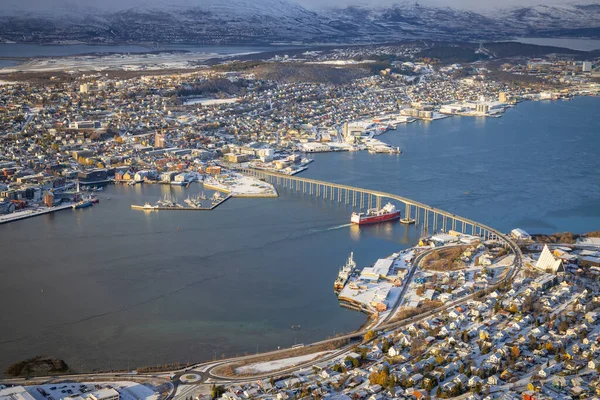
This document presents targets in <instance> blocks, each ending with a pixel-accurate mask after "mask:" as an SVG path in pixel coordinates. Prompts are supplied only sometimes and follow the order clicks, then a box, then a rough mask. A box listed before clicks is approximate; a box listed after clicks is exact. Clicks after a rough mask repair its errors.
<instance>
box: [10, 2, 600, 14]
mask: <svg viewBox="0 0 600 400" xmlns="http://www.w3.org/2000/svg"><path fill="white" fill-rule="evenodd" d="M248 1H249V2H252V3H260V2H261V0H248ZM262 1H265V0H262ZM266 1H267V2H271V1H273V0H266ZM287 1H296V2H298V3H300V4H301V5H303V6H306V7H307V8H323V7H338V6H347V5H367V6H368V5H370V6H373V5H392V4H406V3H409V4H414V3H415V0H371V1H369V0H287ZM227 2H228V0H0V6H2V7H6V8H7V9H10V8H12V9H27V10H35V9H36V8H38V9H49V8H52V7H56V6H57V5H58V6H61V8H62V7H64V6H65V4H70V5H69V6H67V7H66V8H68V9H70V10H71V11H74V10H76V9H77V8H80V7H86V8H88V7H91V8H97V9H110V10H119V9H124V8H131V7H133V6H139V5H149V4H153V5H156V4H172V3H175V4H178V5H195V4H198V5H202V4H206V3H208V4H226V3H227ZM418 2H419V4H422V5H435V6H449V7H454V8H462V9H474V10H477V11H482V10H490V9H497V8H509V7H511V8H512V7H517V6H518V7H523V6H532V5H538V4H550V5H560V4H565V3H567V2H569V3H587V4H589V3H598V4H600V0H580V1H578V0H567V1H565V0H563V1H560V0H500V1H489V0H418Z"/></svg>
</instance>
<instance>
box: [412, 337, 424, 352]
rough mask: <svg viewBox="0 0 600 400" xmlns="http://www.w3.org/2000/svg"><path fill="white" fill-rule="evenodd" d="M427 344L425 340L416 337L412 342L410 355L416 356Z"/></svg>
mask: <svg viewBox="0 0 600 400" xmlns="http://www.w3.org/2000/svg"><path fill="white" fill-rule="evenodd" d="M424 346H425V341H424V340H423V339H421V338H419V337H417V338H414V339H413V341H412V342H411V344H410V355H411V356H412V357H416V356H418V355H419V354H420V353H421V350H422V349H423V347H424Z"/></svg>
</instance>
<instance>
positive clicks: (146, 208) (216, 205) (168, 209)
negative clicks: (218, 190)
mask: <svg viewBox="0 0 600 400" xmlns="http://www.w3.org/2000/svg"><path fill="white" fill-rule="evenodd" d="M231 197H232V196H231V195H229V196H226V197H224V198H223V199H221V200H219V202H217V203H213V204H212V205H211V206H210V207H185V206H179V207H178V206H175V207H164V206H151V207H147V206H138V205H135V204H132V205H131V208H132V209H133V210H143V211H210V210H214V209H215V208H217V207H219V206H220V205H221V204H223V203H224V202H226V201H227V200H229V199H230V198H231Z"/></svg>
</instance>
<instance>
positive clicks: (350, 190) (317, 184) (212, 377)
mask: <svg viewBox="0 0 600 400" xmlns="http://www.w3.org/2000/svg"><path fill="white" fill-rule="evenodd" d="M239 171H240V172H242V173H245V174H248V175H251V176H255V177H257V178H260V179H264V180H265V181H268V182H271V183H273V184H274V185H275V186H278V185H283V186H285V187H289V188H292V189H293V190H297V191H300V190H302V191H303V193H308V194H311V195H313V194H314V195H316V196H320V195H323V197H324V198H328V197H327V196H328V195H329V198H330V199H331V200H333V199H334V198H335V197H336V196H335V195H337V196H338V202H340V203H341V202H342V201H344V202H345V203H346V204H351V203H352V204H353V207H360V208H359V209H363V208H365V207H366V206H367V205H368V207H369V208H370V207H371V206H372V199H373V197H375V199H376V205H377V206H378V207H380V206H381V200H382V199H384V198H389V199H392V200H396V201H399V202H402V203H404V204H405V206H406V207H407V210H409V213H407V214H405V218H406V217H407V216H408V217H409V218H408V220H405V221H406V222H410V218H411V217H412V216H414V217H415V221H414V222H415V223H420V220H421V219H423V223H424V225H425V226H426V228H429V226H430V225H431V224H430V223H429V222H430V221H429V219H428V217H429V214H433V217H434V218H433V225H432V227H433V228H434V230H435V229H437V228H438V227H440V224H438V222H439V221H438V220H439V218H438V217H440V216H441V217H442V224H441V227H442V228H443V229H444V230H445V228H447V227H448V226H447V225H446V222H449V220H450V221H451V222H452V227H453V229H454V228H455V227H456V223H457V222H460V223H461V225H462V226H461V228H462V231H463V232H464V231H465V227H466V226H468V225H470V226H471V229H472V233H471V234H473V235H477V236H481V237H484V238H490V239H497V240H499V241H501V242H502V243H503V244H504V246H505V247H507V248H508V249H509V250H510V251H511V252H512V253H513V254H514V255H515V261H514V267H513V268H512V269H511V272H510V273H509V274H507V275H506V277H504V279H503V280H501V281H500V282H498V283H496V284H495V285H492V286H491V288H495V287H498V286H499V285H501V284H502V283H504V282H507V281H511V280H512V279H513V277H515V276H516V274H517V273H518V272H519V271H520V269H521V268H522V267H523V254H522V252H521V249H520V248H519V246H518V245H517V244H516V243H515V242H514V241H513V240H512V239H511V238H510V237H508V236H507V235H505V234H503V233H502V232H499V231H497V230H495V229H494V228H491V227H489V226H486V225H484V224H480V223H478V222H475V221H473V220H470V219H468V218H464V217H460V216H457V215H455V214H452V213H449V212H447V211H443V210H440V209H437V208H434V207H431V206H428V205H426V204H423V203H420V202H417V201H414V200H410V199H408V198H406V197H402V196H398V195H395V194H391V193H386V192H381V191H375V190H370V189H362V188H357V187H353V186H347V185H339V184H334V183H329V182H324V181H318V180H314V179H306V178H298V177H295V176H289V175H285V174H279V173H274V172H268V171H262V170H256V169H240V170H239ZM307 186H308V187H307ZM317 188H318V189H317ZM357 195H358V196H360V197H361V199H357ZM369 195H370V196H371V197H369V200H368V201H367V199H366V198H365V196H369ZM351 196H352V197H351ZM350 199H352V200H353V201H352V202H350ZM420 211H423V212H422V213H420ZM416 263H417V259H415V265H416ZM477 294H478V292H476V293H473V294H471V295H469V296H466V297H463V298H461V299H457V300H454V301H452V302H450V303H446V304H444V305H443V306H441V307H438V308H436V309H433V310H431V311H427V312H425V313H423V314H419V315H416V316H414V317H411V318H407V319H404V320H401V321H396V322H391V323H390V322H387V321H384V323H383V324H381V325H379V326H377V330H379V331H389V330H393V329H398V328H400V327H403V326H406V325H409V324H412V323H415V322H418V321H421V320H423V319H426V318H429V317H430V316H432V315H434V314H436V313H439V312H441V311H443V310H445V309H448V308H451V307H456V306H459V305H462V304H466V303H468V302H469V301H471V300H472V299H473V298H475V297H476V296H477ZM396 307H397V304H396V306H395V308H396ZM390 314H391V313H390ZM367 332H368V329H362V330H359V331H355V332H352V333H349V334H345V335H340V336H336V337H335V338H330V339H326V340H322V341H319V342H315V343H312V344H310V345H307V347H308V346H311V347H312V346H318V345H322V344H329V343H332V342H337V341H343V340H348V341H351V340H352V339H359V338H362V337H363V336H364V335H365V334H366V333H367ZM352 347H353V345H350V344H349V345H347V346H344V347H342V348H341V349H339V350H337V351H335V352H333V353H332V354H330V355H328V356H326V357H324V358H321V359H319V360H316V361H309V362H306V363H302V364H299V365H296V366H294V367H290V368H288V369H285V370H281V371H276V372H271V373H266V374H262V375H256V376H252V377H239V378H232V377H225V376H219V375H218V374H216V373H215V372H213V370H214V369H215V368H216V367H218V366H220V365H222V364H225V363H237V362H242V361H249V360H252V359H260V358H261V357H264V356H266V355H278V354H281V355H283V354H285V353H286V352H289V351H290V349H281V350H274V351H269V352H265V353H261V354H258V355H249V356H243V357H234V358H229V359H225V360H219V361H209V362H202V363H198V364H194V365H191V366H189V367H187V368H184V369H179V370H173V371H165V372H162V373H155V374H138V375H132V374H126V373H93V374H78V375H69V376H48V377H39V378H35V382H44V381H55V380H65V379H72V380H78V381H84V380H86V379H87V380H90V379H96V380H97V379H106V380H110V379H124V380H127V379H129V380H137V379H140V380H148V379H152V378H166V377H168V376H173V379H172V381H173V385H174V389H173V392H172V393H171V394H170V395H169V396H168V397H167V400H169V399H172V398H173V397H177V398H183V395H182V394H181V393H180V394H179V395H177V396H175V392H176V390H177V387H178V385H179V384H180V382H179V379H178V378H179V376H181V375H183V374H185V373H186V372H193V373H198V374H200V375H201V377H202V380H201V383H206V382H211V383H213V382H214V383H230V382H237V383H243V382H252V381H256V379H263V378H271V377H275V378H276V377H280V376H285V375H289V374H291V373H293V372H295V371H298V370H300V369H303V368H307V367H310V366H311V365H313V364H315V363H320V362H323V361H327V360H332V359H334V358H337V357H340V356H343V355H344V354H346V353H348V352H350V351H351V348H352ZM33 381H34V380H25V379H22V378H16V379H7V380H4V381H3V382H6V383H10V384H31V383H32V382H33ZM190 392H191V387H190V385H185V389H184V390H183V393H185V394H188V393H190Z"/></svg>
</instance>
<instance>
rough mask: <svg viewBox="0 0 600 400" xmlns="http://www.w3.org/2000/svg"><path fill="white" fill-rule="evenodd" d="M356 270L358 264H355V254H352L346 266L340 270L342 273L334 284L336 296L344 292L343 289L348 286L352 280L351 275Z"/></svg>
mask: <svg viewBox="0 0 600 400" xmlns="http://www.w3.org/2000/svg"><path fill="white" fill-rule="evenodd" d="M355 269H356V263H355V262H354V252H352V253H350V257H348V261H346V265H344V266H343V267H342V268H341V269H340V272H339V273H338V276H337V278H336V279H335V283H334V284H333V291H334V292H335V293H336V294H339V293H340V292H341V291H342V289H344V286H346V283H347V282H348V279H350V275H352V273H353V272H354V270H355Z"/></svg>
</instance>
